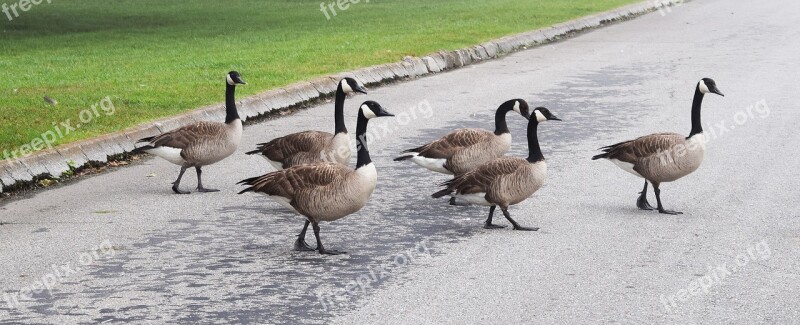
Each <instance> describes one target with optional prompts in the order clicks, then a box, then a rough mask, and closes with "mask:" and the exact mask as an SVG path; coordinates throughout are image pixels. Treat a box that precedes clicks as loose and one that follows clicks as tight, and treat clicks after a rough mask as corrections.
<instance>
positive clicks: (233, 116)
mask: <svg viewBox="0 0 800 325" xmlns="http://www.w3.org/2000/svg"><path fill="white" fill-rule="evenodd" d="M235 92H236V86H234V85H227V87H225V123H226V124H227V123H231V122H233V121H236V120H238V119H239V111H237V110H236V97H235V96H234V93H235Z"/></svg>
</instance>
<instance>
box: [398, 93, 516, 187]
mask: <svg viewBox="0 0 800 325" xmlns="http://www.w3.org/2000/svg"><path fill="white" fill-rule="evenodd" d="M510 111H514V112H517V113H519V114H520V115H522V116H523V117H524V118H526V119H530V114H529V112H528V103H527V102H526V101H525V100H523V99H512V100H509V101H506V102H505V103H503V104H502V105H500V107H498V108H497V111H496V112H495V116H494V123H495V128H494V132H490V131H488V130H484V129H458V130H455V131H453V132H450V133H449V134H447V135H445V136H444V137H441V138H439V139H438V140H436V141H433V142H431V143H428V144H425V145H423V146H420V147H417V148H413V149H408V150H405V151H403V153H402V155H400V156H399V157H397V158H395V159H394V161H403V160H411V161H412V162H414V163H415V164H417V165H420V166H422V167H425V168H427V169H429V170H432V171H435V172H438V173H443V174H450V175H461V174H463V173H466V172H468V171H471V170H473V169H475V168H477V167H478V166H480V165H481V164H483V163H485V162H487V161H489V160H492V159H494V158H498V157H502V156H503V155H505V153H506V152H507V151H508V149H509V148H510V147H511V133H510V132H509V130H508V125H506V113H508V112H510ZM451 202H452V201H451Z"/></svg>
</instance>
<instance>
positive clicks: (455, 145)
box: [404, 129, 494, 159]
mask: <svg viewBox="0 0 800 325" xmlns="http://www.w3.org/2000/svg"><path fill="white" fill-rule="evenodd" d="M493 135H494V133H492V132H489V131H487V130H483V129H459V130H456V131H453V132H450V133H448V134H447V135H445V136H444V137H442V138H440V139H438V140H436V141H433V142H431V143H428V144H426V145H423V146H421V147H418V148H414V149H409V150H406V151H404V153H408V152H417V153H419V155H420V156H423V157H427V158H437V159H447V158H450V157H452V156H453V155H455V154H456V153H457V152H458V151H460V150H463V149H464V148H467V147H470V146H473V145H475V144H478V143H481V142H485V141H491V139H492V136H493Z"/></svg>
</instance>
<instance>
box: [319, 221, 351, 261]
mask: <svg viewBox="0 0 800 325" xmlns="http://www.w3.org/2000/svg"><path fill="white" fill-rule="evenodd" d="M311 225H312V226H313V227H314V237H317V250H318V251H319V253H320V254H326V255H339V254H344V253H345V252H340V251H334V250H327V249H325V247H324V246H322V241H321V240H320V239H319V223H316V222H312V223H311Z"/></svg>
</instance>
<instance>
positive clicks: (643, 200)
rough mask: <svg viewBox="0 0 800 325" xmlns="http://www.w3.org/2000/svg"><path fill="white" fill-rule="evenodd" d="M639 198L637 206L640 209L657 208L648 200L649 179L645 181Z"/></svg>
mask: <svg viewBox="0 0 800 325" xmlns="http://www.w3.org/2000/svg"><path fill="white" fill-rule="evenodd" d="M639 194H640V195H639V199H638V200H636V206H637V207H638V208H639V210H655V209H656V208H654V207H653V206H652V205H650V202H647V180H645V181H644V188H643V189H642V191H641V192H639Z"/></svg>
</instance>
